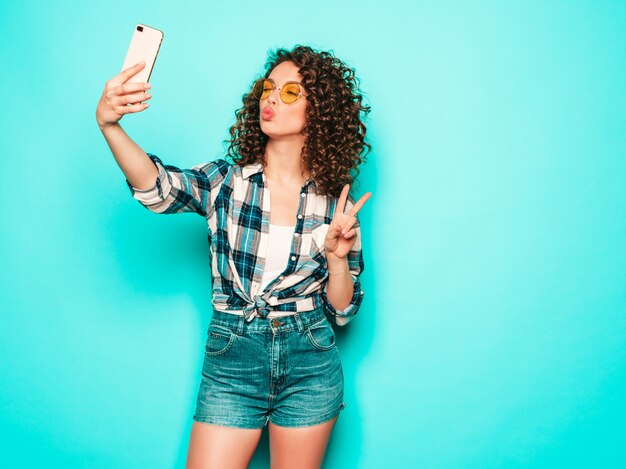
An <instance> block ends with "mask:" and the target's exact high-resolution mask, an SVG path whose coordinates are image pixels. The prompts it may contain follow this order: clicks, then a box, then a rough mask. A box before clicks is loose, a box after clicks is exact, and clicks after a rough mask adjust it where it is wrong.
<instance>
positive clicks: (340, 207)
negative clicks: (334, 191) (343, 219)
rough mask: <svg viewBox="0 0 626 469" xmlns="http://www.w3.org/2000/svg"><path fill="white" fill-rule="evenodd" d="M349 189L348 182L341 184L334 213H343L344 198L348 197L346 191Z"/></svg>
mask: <svg viewBox="0 0 626 469" xmlns="http://www.w3.org/2000/svg"><path fill="white" fill-rule="evenodd" d="M349 191H350V184H346V185H345V186H343V189H342V190H341V194H339V200H338V201H337V206H336V207H335V213H343V211H344V210H345V209H346V200H347V199H348V192H349Z"/></svg>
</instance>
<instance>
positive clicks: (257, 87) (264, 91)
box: [252, 78, 274, 99]
mask: <svg viewBox="0 0 626 469" xmlns="http://www.w3.org/2000/svg"><path fill="white" fill-rule="evenodd" d="M273 89H274V88H273V86H272V82H271V81H268V80H264V79H262V78H261V79H260V80H258V81H257V82H256V83H255V84H254V87H253V88H252V94H253V95H254V97H255V98H257V99H265V98H267V97H268V96H269V95H270V93H271V92H272V90H273Z"/></svg>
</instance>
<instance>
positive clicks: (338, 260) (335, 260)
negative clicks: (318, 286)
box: [326, 253, 350, 275]
mask: <svg viewBox="0 0 626 469" xmlns="http://www.w3.org/2000/svg"><path fill="white" fill-rule="evenodd" d="M326 262H327V264H328V274H329V275H342V274H349V273H350V266H349V265H348V259H347V258H346V257H343V258H342V257H337V256H335V255H334V254H330V253H328V254H327V255H326Z"/></svg>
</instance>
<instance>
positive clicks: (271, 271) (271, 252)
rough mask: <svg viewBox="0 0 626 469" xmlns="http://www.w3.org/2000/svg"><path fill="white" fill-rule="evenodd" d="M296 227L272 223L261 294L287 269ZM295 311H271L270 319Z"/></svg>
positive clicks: (260, 286) (260, 289)
mask: <svg viewBox="0 0 626 469" xmlns="http://www.w3.org/2000/svg"><path fill="white" fill-rule="evenodd" d="M295 228H296V226H295V225H294V226H285V225H274V224H272V223H270V233H269V240H270V242H269V247H268V249H267V258H266V259H265V267H264V268H263V276H262V278H261V284H260V285H259V290H258V292H259V294H260V293H261V292H262V291H263V290H265V287H267V285H269V283H270V282H271V281H272V280H274V279H275V278H276V277H278V276H279V275H280V274H282V273H283V271H284V270H285V269H286V268H287V263H288V262H289V251H290V250H291V241H292V239H293V232H294V230H295ZM292 314H294V311H271V312H270V313H269V314H268V317H270V318H274V317H280V316H290V315H292Z"/></svg>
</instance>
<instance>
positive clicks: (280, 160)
mask: <svg viewBox="0 0 626 469" xmlns="http://www.w3.org/2000/svg"><path fill="white" fill-rule="evenodd" d="M303 147H304V135H293V136H289V137H287V138H281V139H280V140H276V139H270V140H269V141H268V142H267V145H266V146H265V161H266V163H267V164H266V166H265V168H264V171H265V173H266V176H268V177H271V178H273V179H278V180H280V181H284V182H289V181H299V182H304V180H305V179H306V178H308V177H309V175H308V173H306V172H305V171H304V165H303V163H302V158H301V157H300V155H301V153H302V148H303Z"/></svg>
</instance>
